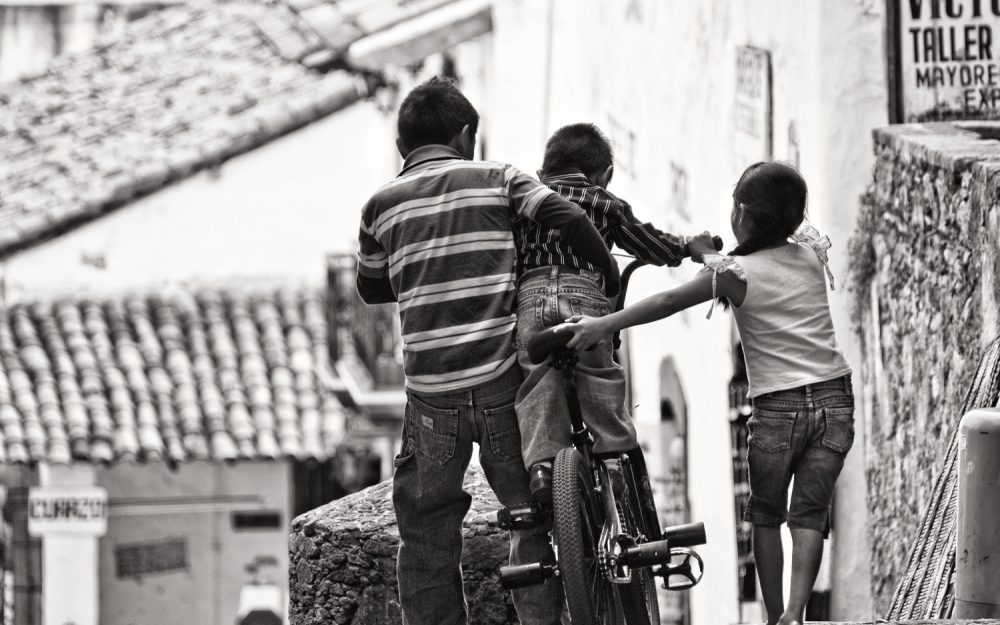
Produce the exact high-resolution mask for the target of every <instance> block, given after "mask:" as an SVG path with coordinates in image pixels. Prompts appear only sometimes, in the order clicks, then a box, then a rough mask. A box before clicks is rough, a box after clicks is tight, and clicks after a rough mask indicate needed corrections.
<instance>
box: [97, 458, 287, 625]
mask: <svg viewBox="0 0 1000 625" xmlns="http://www.w3.org/2000/svg"><path fill="white" fill-rule="evenodd" d="M97 483H98V484H99V485H100V486H103V487H104V488H106V489H107V490H108V498H109V502H110V504H111V505H110V508H109V512H110V518H109V519H108V532H107V534H106V535H105V536H104V537H103V538H101V540H100V546H99V552H98V559H99V571H100V622H101V623H105V624H107V625H116V624H117V625H128V624H130V623H143V624H145V625H161V624H162V625H168V624H171V623H178V622H186V623H234V622H235V620H236V614H237V608H238V605H239V598H240V589H241V588H242V587H243V585H244V584H246V583H248V582H249V581H250V580H251V574H250V573H249V572H247V570H246V569H245V567H246V566H247V565H251V564H253V563H254V562H255V560H257V559H258V558H261V557H263V558H271V559H273V561H274V562H273V564H272V565H269V566H266V567H264V569H262V572H263V573H264V574H266V575H267V576H268V577H269V578H270V579H269V581H271V582H273V583H274V584H276V585H277V586H278V587H279V588H280V589H282V593H283V594H284V595H285V597H286V598H287V588H288V534H287V531H288V529H287V528H288V527H289V525H290V524H291V508H290V500H291V465H290V463H289V462H285V461H275V462H241V463H238V464H235V465H222V464H213V463H208V462H193V463H189V464H185V465H182V466H180V467H179V468H178V469H177V470H176V471H171V470H169V469H167V468H166V466H164V465H162V464H148V465H117V466H114V467H111V468H107V469H100V470H99V471H98V473H97ZM253 510H258V511H259V510H267V511H272V512H277V513H278V514H280V523H281V524H280V526H279V527H277V528H267V529H250V530H236V529H234V528H233V525H232V521H231V515H232V514H233V513H234V512H239V511H253ZM167 539H181V540H182V541H183V544H184V546H185V549H186V566H185V567H183V568H175V569H172V570H169V571H163V572H158V573H152V574H149V575H141V576H130V575H123V574H122V573H121V571H120V567H121V566H122V563H121V562H119V560H120V559H121V557H122V556H120V555H119V554H118V553H117V550H118V549H120V548H122V547H123V546H135V545H143V544H145V545H149V544H154V543H158V542H162V541H164V540H167Z"/></svg>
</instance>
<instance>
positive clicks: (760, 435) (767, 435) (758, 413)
mask: <svg viewBox="0 0 1000 625" xmlns="http://www.w3.org/2000/svg"><path fill="white" fill-rule="evenodd" d="M747 427H748V428H749V430H750V437H749V440H748V442H749V443H750V444H751V445H753V446H755V447H757V448H758V449H760V450H762V451H771V452H774V451H784V450H786V449H789V448H790V447H791V446H792V431H793V429H794V427H795V413H794V412H777V411H774V410H765V409H763V408H754V409H753V415H752V416H751V417H750V420H749V421H748V422H747Z"/></svg>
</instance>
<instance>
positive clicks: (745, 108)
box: [733, 46, 773, 173]
mask: <svg viewBox="0 0 1000 625" xmlns="http://www.w3.org/2000/svg"><path fill="white" fill-rule="evenodd" d="M734 115H735V136H734V138H733V139H734V140H733V154H734V158H735V159H736V162H735V163H734V166H735V169H736V173H741V172H742V171H743V169H745V168H746V166H747V165H750V164H751V163H755V162H757V161H764V160H770V159H771V153H772V149H773V148H772V140H771V137H772V130H771V125H772V124H771V120H772V117H771V55H770V53H769V52H768V51H767V50H761V49H759V48H754V47H752V46H742V47H740V48H737V49H736V99H735V102H734Z"/></svg>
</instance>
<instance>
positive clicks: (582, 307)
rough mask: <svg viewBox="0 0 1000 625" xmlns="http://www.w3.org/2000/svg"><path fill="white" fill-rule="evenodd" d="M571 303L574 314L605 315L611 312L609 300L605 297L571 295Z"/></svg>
mask: <svg viewBox="0 0 1000 625" xmlns="http://www.w3.org/2000/svg"><path fill="white" fill-rule="evenodd" d="M569 305H570V310H572V311H573V314H574V315H587V316H590V317H603V316H605V315H607V314H608V313H610V312H611V307H610V306H609V305H608V300H607V299H606V298H604V297H600V298H598V297H571V298H570V300H569Z"/></svg>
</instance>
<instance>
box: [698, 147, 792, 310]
mask: <svg viewBox="0 0 1000 625" xmlns="http://www.w3.org/2000/svg"><path fill="white" fill-rule="evenodd" d="M807 196H808V190H807V189H806V181H805V179H804V178H803V177H802V174H800V173H799V172H798V170H797V169H795V168H794V167H792V166H791V165H788V164H785V163H779V162H777V161H760V162H758V163H754V164H753V165H751V166H749V167H747V168H746V171H744V172H743V175H742V176H740V179H739V180H738V181H737V182H736V187H735V188H734V189H733V220H734V223H733V229H734V231H735V226H736V224H735V220H736V219H739V220H748V228H747V231H748V232H749V236H748V237H747V238H746V240H744V241H743V242H742V243H740V244H738V245H737V246H736V247H735V248H733V249H732V250H731V251H730V252H729V255H730V256H747V255H748V254H753V253H754V252H756V251H758V250H762V249H764V248H766V247H770V246H772V245H777V244H779V243H783V242H784V241H786V240H787V239H788V237H790V236H791V235H792V233H793V232H795V231H796V230H797V229H798V227H799V226H800V225H801V224H802V220H803V219H804V218H805V214H806V199H807ZM718 301H719V303H721V304H722V307H723V308H729V300H727V299H726V298H724V297H720V298H719V300H718Z"/></svg>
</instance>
